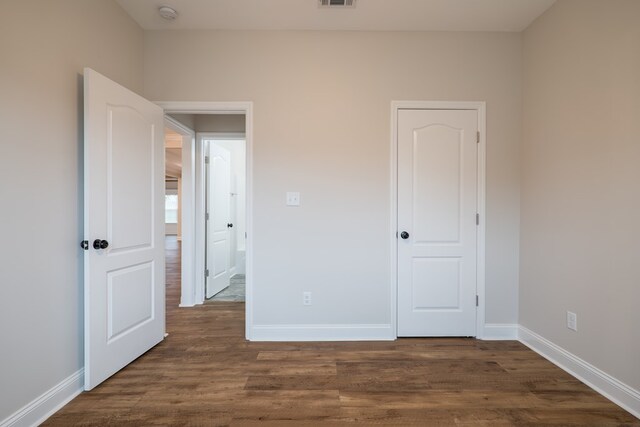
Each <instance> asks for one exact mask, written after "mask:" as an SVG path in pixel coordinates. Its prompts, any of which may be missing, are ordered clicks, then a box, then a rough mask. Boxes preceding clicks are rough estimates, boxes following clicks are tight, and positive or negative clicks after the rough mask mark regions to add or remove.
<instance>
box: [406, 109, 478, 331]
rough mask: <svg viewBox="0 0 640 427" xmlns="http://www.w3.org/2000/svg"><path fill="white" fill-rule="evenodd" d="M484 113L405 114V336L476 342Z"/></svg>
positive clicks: (424, 111) (472, 111)
mask: <svg viewBox="0 0 640 427" xmlns="http://www.w3.org/2000/svg"><path fill="white" fill-rule="evenodd" d="M477 135H478V113H477V111H475V110H400V111H399V112H398V231H399V236H398V336H475V335H476V268H477V216H476V215H477V212H478V178H477V171H478V147H477V145H478V144H477V141H478V139H477Z"/></svg>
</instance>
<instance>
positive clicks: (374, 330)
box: [252, 324, 396, 341]
mask: <svg viewBox="0 0 640 427" xmlns="http://www.w3.org/2000/svg"><path fill="white" fill-rule="evenodd" d="M395 339H396V334H395V329H393V328H392V325H390V324H382V325H375V324H370V325H369V324H364V325H357V324H346V325H322V324H310V325H253V337H252V341H393V340H395Z"/></svg>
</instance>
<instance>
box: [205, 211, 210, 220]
mask: <svg viewBox="0 0 640 427" xmlns="http://www.w3.org/2000/svg"><path fill="white" fill-rule="evenodd" d="M204 219H205V220H207V221H209V212H207V213H206V214H204Z"/></svg>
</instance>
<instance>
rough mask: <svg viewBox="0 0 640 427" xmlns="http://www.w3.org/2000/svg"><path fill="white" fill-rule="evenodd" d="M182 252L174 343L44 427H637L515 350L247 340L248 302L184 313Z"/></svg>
mask: <svg viewBox="0 0 640 427" xmlns="http://www.w3.org/2000/svg"><path fill="white" fill-rule="evenodd" d="M179 255H180V247H179V243H178V242H176V241H170V240H169V241H168V242H167V330H168V332H169V336H168V337H167V338H166V339H165V340H164V341H163V342H162V343H160V344H159V345H158V346H156V347H155V348H153V349H151V350H149V351H148V352H147V353H146V354H144V355H143V356H141V357H140V358H138V359H137V360H136V361H134V362H133V363H131V364H130V365H129V366H127V367H126V368H125V369H123V370H122V371H120V372H119V373H117V374H116V375H114V376H113V377H111V378H110V379H109V380H107V381H105V382H104V383H103V384H102V385H100V386H98V387H97V388H96V389H94V390H93V391H91V392H87V393H82V394H81V395H80V396H78V397H77V398H76V399H74V400H73V401H71V402H70V403H69V404H68V405H67V406H65V407H64V408H63V409H62V410H60V411H59V412H58V413H56V414H55V415H53V416H52V417H51V418H50V419H49V420H48V421H47V422H45V424H44V425H47V426H65V427H66V426H80V425H82V426H105V425H113V426H129V425H130V426H149V425H175V426H226V425H232V426H255V425H261V426H262V425H265V426H296V427H298V426H315V425H331V426H340V425H344V426H349V425H354V424H360V425H373V424H375V425H388V424H393V425H403V426H405V425H419V426H432V425H459V424H463V425H485V426H508V425H513V426H524V425H541V424H543V425H558V426H559V425H563V426H566V425H580V426H586V425H593V426H609V425H611V426H613V425H626V426H630V425H638V426H640V420H638V419H636V418H634V417H633V416H632V415H630V414H628V413H627V412H625V411H624V410H622V409H620V408H619V407H618V406H616V405H614V404H613V403H611V402H609V401H608V400H607V399H605V398H604V397H602V396H600V395H599V394H597V393H596V392H594V391H592V390H591V389H590V388H588V387H587V386H585V385H584V384H582V383H581V382H579V381H578V380H576V379H575V378H573V377H572V376H570V375H569V374H567V373H565V372H564V371H562V370H561V369H559V368H557V367H556V366H554V365H553V364H551V363H549V362H547V361H546V360H545V359H543V358H542V357H540V356H538V355H537V354H536V353H534V352H532V351H531V350H529V349H528V348H527V347H525V346H524V345H522V344H520V343H519V342H515V341H478V340H475V339H457V338H437V339H433V338H430V339H423V338H413V339H398V340H397V341H393V342H307V343H258V342H251V343H250V342H247V341H246V340H245V339H244V303H239V302H217V303H215V304H214V303H211V304H203V305H201V306H197V307H193V308H179V307H178V301H179V294H180V265H179V260H180V256H179Z"/></svg>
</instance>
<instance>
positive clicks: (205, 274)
mask: <svg viewBox="0 0 640 427" xmlns="http://www.w3.org/2000/svg"><path fill="white" fill-rule="evenodd" d="M204 277H209V269H208V268H207V269H206V270H205V271H204Z"/></svg>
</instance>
